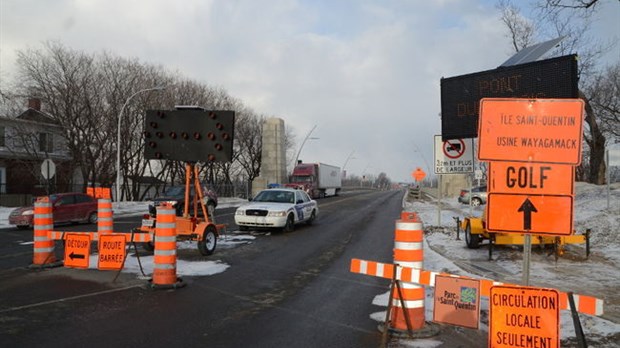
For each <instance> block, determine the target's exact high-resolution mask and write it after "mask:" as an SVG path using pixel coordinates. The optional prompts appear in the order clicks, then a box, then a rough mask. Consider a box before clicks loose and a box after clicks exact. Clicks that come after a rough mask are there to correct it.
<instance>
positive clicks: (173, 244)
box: [153, 204, 177, 286]
mask: <svg viewBox="0 0 620 348" xmlns="http://www.w3.org/2000/svg"><path fill="white" fill-rule="evenodd" d="M153 261H154V266H153V285H155V286H160V285H164V286H168V285H174V284H176V282H177V233H176V214H175V210H174V208H172V206H171V205H169V204H161V205H159V206H158V207H157V224H156V226H155V251H154V260H153Z"/></svg>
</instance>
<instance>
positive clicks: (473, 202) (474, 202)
mask: <svg viewBox="0 0 620 348" xmlns="http://www.w3.org/2000/svg"><path fill="white" fill-rule="evenodd" d="M481 204H482V200H481V199H480V198H478V197H474V198H472V199H471V205H472V206H474V207H478V206H480V205H481Z"/></svg>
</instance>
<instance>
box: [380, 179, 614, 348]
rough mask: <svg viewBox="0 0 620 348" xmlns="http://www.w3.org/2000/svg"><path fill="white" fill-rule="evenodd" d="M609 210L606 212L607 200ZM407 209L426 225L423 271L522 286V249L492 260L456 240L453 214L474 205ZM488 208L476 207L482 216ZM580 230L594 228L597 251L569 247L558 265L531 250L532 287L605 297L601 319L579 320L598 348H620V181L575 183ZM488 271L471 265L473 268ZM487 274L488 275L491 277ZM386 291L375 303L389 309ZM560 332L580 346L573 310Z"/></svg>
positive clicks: (565, 314) (498, 252) (429, 292)
mask: <svg viewBox="0 0 620 348" xmlns="http://www.w3.org/2000/svg"><path fill="white" fill-rule="evenodd" d="M607 192H609V193H610V197H609V208H608V196H607ZM403 206H404V209H405V210H407V211H414V212H416V213H418V215H419V216H420V218H421V220H422V221H423V223H424V226H425V227H424V230H425V241H424V269H427V270H431V271H438V272H446V273H451V274H458V275H463V276H468V277H473V278H478V279H480V278H486V279H493V280H497V281H502V282H507V283H515V284H520V283H521V282H522V274H523V269H522V261H523V255H522V252H521V248H520V247H517V246H503V247H495V248H494V253H493V260H492V261H489V260H488V248H487V247H481V248H480V249H468V248H467V247H466V246H465V240H464V235H463V232H462V231H461V235H460V237H461V240H456V221H455V220H454V217H456V216H458V217H460V218H462V217H463V216H467V215H470V208H469V206H464V205H461V204H459V203H457V202H456V199H454V198H448V199H444V200H443V201H442V207H443V208H442V210H441V214H439V213H438V209H437V204H428V203H425V202H419V201H415V202H407V201H406V200H404V201H403ZM483 209H484V207H476V208H473V210H471V212H472V213H473V215H474V216H480V215H481V214H482V211H483ZM574 220H575V221H574V229H575V230H576V231H577V233H582V232H584V231H585V229H586V228H589V229H591V231H592V232H591V239H590V242H591V254H590V257H589V258H588V259H586V258H585V255H586V254H585V246H583V245H576V244H572V245H568V246H567V250H566V253H565V254H564V255H563V256H561V257H560V258H559V259H558V260H557V262H556V261H555V257H554V255H553V254H550V253H549V252H548V251H546V250H540V249H538V248H537V246H533V247H532V259H531V265H530V278H529V279H530V286H534V287H548V288H555V289H558V290H560V291H564V292H568V291H572V292H574V293H575V294H581V295H588V296H594V297H597V298H601V299H603V300H604V311H605V314H604V315H603V316H602V317H594V316H589V315H583V314H581V315H580V319H581V324H582V326H583V330H584V333H585V334H586V338H587V340H588V343H589V344H590V345H591V346H595V347H620V342H618V341H617V340H618V339H620V294H618V292H619V291H618V290H619V289H620V184H614V185H612V186H611V189H610V190H609V191H608V190H607V187H606V186H596V185H591V184H586V183H577V184H576V194H575V208H574ZM472 263H473V264H475V265H476V266H479V267H482V269H483V270H480V269H478V268H471V267H466V265H467V264H472ZM484 270H487V272H485V271H484ZM433 296H434V294H433V288H430V287H426V299H425V311H426V320H427V321H431V320H432V318H433ZM387 302H388V292H386V293H382V294H378V295H377V298H375V301H374V302H373V303H374V304H376V305H381V306H383V307H386V306H387ZM488 309H489V303H488V298H484V297H483V298H481V311H482V313H481V322H480V330H483V331H488ZM560 313H561V314H560V325H561V328H560V330H561V331H560V333H561V337H562V340H563V342H564V343H565V342H567V341H568V340H571V338H572V340H571V342H573V343H574V342H575V341H574V337H575V330H574V327H573V322H572V318H571V315H570V311H561V312H560ZM371 318H373V319H375V320H377V321H379V322H383V321H384V320H385V311H383V312H378V313H373V314H372V315H371ZM399 344H400V345H404V346H407V347H420V348H426V347H436V346H438V345H437V341H436V340H432V339H431V340H425V341H424V342H418V340H416V341H415V343H414V342H407V343H403V342H400V343H399Z"/></svg>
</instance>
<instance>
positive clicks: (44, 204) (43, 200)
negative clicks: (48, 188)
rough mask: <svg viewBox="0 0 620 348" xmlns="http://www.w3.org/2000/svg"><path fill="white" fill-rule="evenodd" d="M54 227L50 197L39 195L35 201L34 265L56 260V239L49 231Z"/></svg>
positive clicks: (48, 263) (51, 262)
mask: <svg viewBox="0 0 620 348" xmlns="http://www.w3.org/2000/svg"><path fill="white" fill-rule="evenodd" d="M52 228H54V214H53V211H52V203H50V200H49V197H38V198H37V200H36V201H35V203H34V250H33V256H32V263H33V265H39V266H40V265H51V264H53V263H54V262H55V261H56V256H55V255H54V240H53V239H50V238H49V236H48V232H49V231H50V230H51V229H52Z"/></svg>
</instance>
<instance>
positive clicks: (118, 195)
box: [116, 86, 166, 202]
mask: <svg viewBox="0 0 620 348" xmlns="http://www.w3.org/2000/svg"><path fill="white" fill-rule="evenodd" d="M164 89H166V87H162V86H157V87H152V88H146V89H141V90H139V91H137V92H136V93H134V94H132V95H130V96H129V98H127V100H125V104H123V106H122V107H121V111H120V113H119V114H118V128H117V133H116V201H117V202H120V201H121V121H122V120H123V111H125V108H126V107H127V104H129V101H131V99H132V98H133V97H135V96H136V95H138V94H140V93H144V92H149V91H161V90H164Z"/></svg>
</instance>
